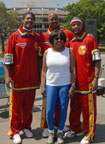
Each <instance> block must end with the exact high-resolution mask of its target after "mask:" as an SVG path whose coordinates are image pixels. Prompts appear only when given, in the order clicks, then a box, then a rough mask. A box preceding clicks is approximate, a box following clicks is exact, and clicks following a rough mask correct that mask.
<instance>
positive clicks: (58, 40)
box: [53, 33, 64, 49]
mask: <svg viewBox="0 0 105 144" xmlns="http://www.w3.org/2000/svg"><path fill="white" fill-rule="evenodd" d="M53 44H54V47H55V48H56V49H60V48H63V47H64V38H63V37H62V36H61V35H60V33H58V35H57V36H56V37H55V38H54V42H53Z"/></svg>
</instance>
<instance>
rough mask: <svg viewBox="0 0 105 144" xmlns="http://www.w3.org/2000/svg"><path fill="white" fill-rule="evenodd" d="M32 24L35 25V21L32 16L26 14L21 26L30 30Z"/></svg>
mask: <svg viewBox="0 0 105 144" xmlns="http://www.w3.org/2000/svg"><path fill="white" fill-rule="evenodd" d="M34 24H35V19H34V17H33V16H32V14H27V15H26V16H25V17H24V19H23V25H24V26H25V27H26V28H28V29H31V28H32V27H33V25H34Z"/></svg>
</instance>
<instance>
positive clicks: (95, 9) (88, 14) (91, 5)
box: [64, 0, 105, 41]
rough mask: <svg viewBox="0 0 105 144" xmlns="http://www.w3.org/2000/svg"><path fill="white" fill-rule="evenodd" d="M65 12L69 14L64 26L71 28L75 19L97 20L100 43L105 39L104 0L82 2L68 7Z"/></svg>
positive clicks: (82, 0)
mask: <svg viewBox="0 0 105 144" xmlns="http://www.w3.org/2000/svg"><path fill="white" fill-rule="evenodd" d="M65 10H67V11H68V12H69V14H68V15H67V17H66V19H67V20H68V22H67V23H66V24H65V25H64V27H66V28H70V20H71V19H72V18H73V17H80V18H81V19H82V20H85V19H97V23H98V25H97V33H98V41H100V40H104V39H105V1H104V0H80V1H79V2H77V3H73V4H71V5H68V6H67V7H66V8H65Z"/></svg>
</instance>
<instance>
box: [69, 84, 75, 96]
mask: <svg viewBox="0 0 105 144" xmlns="http://www.w3.org/2000/svg"><path fill="white" fill-rule="evenodd" d="M74 90H75V89H74V88H73V87H70V89H69V92H68V97H69V98H72V97H73V96H74V93H75V92H74Z"/></svg>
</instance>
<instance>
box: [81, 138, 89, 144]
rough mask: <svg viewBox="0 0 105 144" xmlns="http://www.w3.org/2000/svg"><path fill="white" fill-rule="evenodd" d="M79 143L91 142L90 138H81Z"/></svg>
mask: <svg viewBox="0 0 105 144" xmlns="http://www.w3.org/2000/svg"><path fill="white" fill-rule="evenodd" d="M80 144H91V140H90V139H89V140H88V139H82V140H81V142H80Z"/></svg>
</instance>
